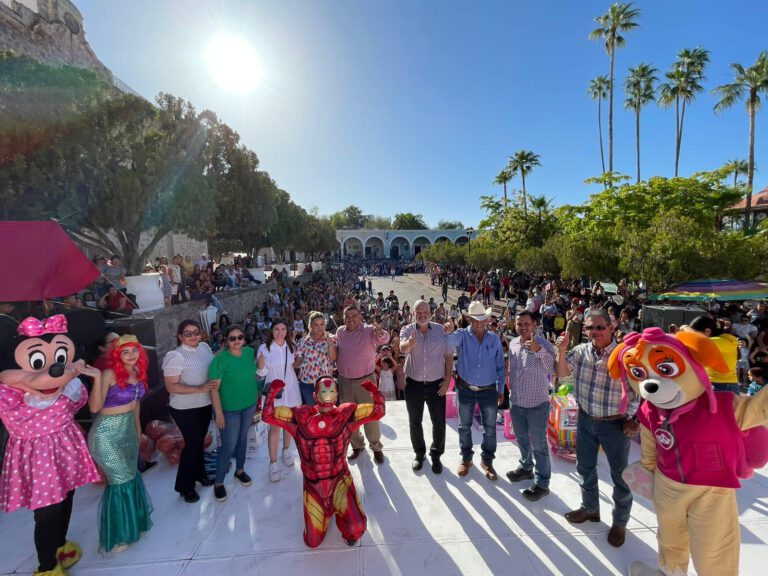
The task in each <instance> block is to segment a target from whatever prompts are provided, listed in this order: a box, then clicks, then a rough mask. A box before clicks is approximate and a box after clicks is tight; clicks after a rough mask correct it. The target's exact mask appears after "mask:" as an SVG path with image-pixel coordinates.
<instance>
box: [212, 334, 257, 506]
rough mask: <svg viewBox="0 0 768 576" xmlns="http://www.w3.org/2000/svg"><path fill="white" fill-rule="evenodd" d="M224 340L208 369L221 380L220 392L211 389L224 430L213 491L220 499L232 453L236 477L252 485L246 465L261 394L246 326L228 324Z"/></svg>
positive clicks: (220, 424)
mask: <svg viewBox="0 0 768 576" xmlns="http://www.w3.org/2000/svg"><path fill="white" fill-rule="evenodd" d="M224 342H225V348H224V349H223V350H222V351H221V352H220V353H219V354H217V355H216V356H215V357H214V358H213V361H212V362H211V366H210V368H209V369H208V377H209V378H220V379H221V386H220V387H219V389H218V391H211V403H212V404H213V412H214V416H215V419H216V426H218V428H219V430H221V448H219V459H218V462H217V464H216V480H215V482H214V485H213V494H214V496H215V497H216V500H217V501H219V502H223V501H224V500H226V499H227V489H226V488H225V487H224V475H225V474H226V472H227V465H228V464H229V460H230V459H231V458H232V456H234V457H235V480H237V481H238V482H240V484H242V485H243V486H250V485H251V477H250V476H248V474H247V473H246V471H245V470H244V469H243V467H244V466H245V449H246V446H247V443H248V428H250V426H251V421H252V419H253V414H254V413H255V412H256V400H257V398H258V396H259V393H260V390H259V389H258V388H259V386H258V384H257V382H256V364H255V363H254V360H253V348H249V347H247V346H245V332H244V331H243V329H242V328H241V327H240V326H239V325H237V324H232V325H230V326H227V329H226V330H225V332H224Z"/></svg>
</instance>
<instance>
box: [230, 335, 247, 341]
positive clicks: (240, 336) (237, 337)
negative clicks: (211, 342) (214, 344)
mask: <svg viewBox="0 0 768 576" xmlns="http://www.w3.org/2000/svg"><path fill="white" fill-rule="evenodd" d="M227 340H229V341H230V342H237V341H238V340H245V336H243V335H242V334H240V335H239V336H230V337H229V338H227Z"/></svg>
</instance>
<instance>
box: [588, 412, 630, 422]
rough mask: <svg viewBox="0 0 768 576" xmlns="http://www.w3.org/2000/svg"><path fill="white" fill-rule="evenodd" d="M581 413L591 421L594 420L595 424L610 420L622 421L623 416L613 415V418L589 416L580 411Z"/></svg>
mask: <svg viewBox="0 0 768 576" xmlns="http://www.w3.org/2000/svg"><path fill="white" fill-rule="evenodd" d="M582 413H583V414H584V415H585V416H586V417H588V418H591V419H592V420H595V421H597V422H608V421H610V420H624V414H614V415H613V416H590V415H589V414H587V413H586V412H584V410H582Z"/></svg>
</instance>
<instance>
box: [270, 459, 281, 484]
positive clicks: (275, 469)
mask: <svg viewBox="0 0 768 576" xmlns="http://www.w3.org/2000/svg"><path fill="white" fill-rule="evenodd" d="M269 480H270V482H280V467H279V466H278V465H277V462H270V463H269Z"/></svg>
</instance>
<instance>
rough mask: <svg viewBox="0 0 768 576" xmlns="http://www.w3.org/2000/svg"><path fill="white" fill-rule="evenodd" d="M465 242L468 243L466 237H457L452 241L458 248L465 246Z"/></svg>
mask: <svg viewBox="0 0 768 576" xmlns="http://www.w3.org/2000/svg"><path fill="white" fill-rule="evenodd" d="M467 242H469V238H468V237H467V236H459V237H458V238H456V240H455V241H454V244H458V245H459V246H464V244H466V243H467Z"/></svg>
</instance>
